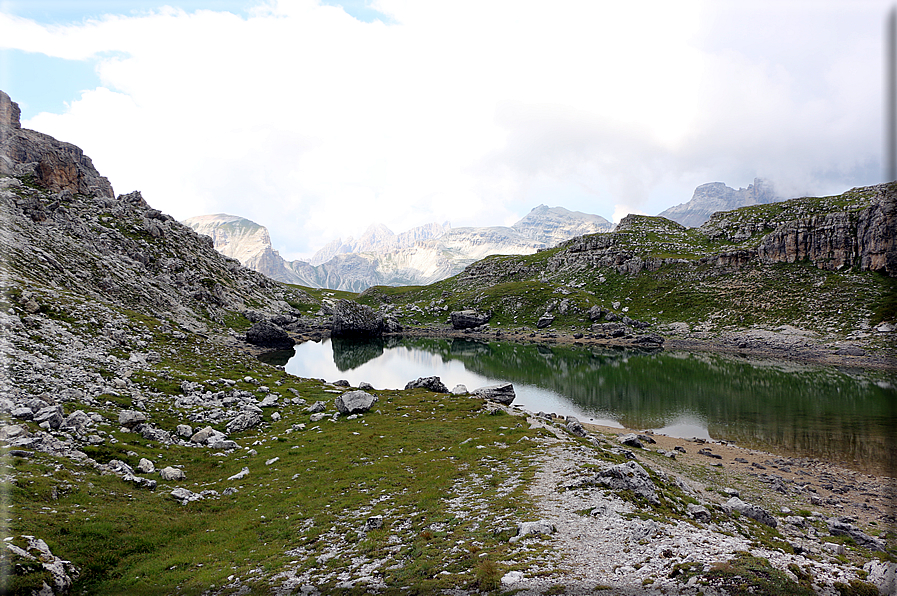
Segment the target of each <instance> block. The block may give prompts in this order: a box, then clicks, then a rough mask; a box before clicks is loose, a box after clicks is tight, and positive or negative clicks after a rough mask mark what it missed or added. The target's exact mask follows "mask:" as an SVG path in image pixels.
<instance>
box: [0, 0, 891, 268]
mask: <svg viewBox="0 0 897 596" xmlns="http://www.w3.org/2000/svg"><path fill="white" fill-rule="evenodd" d="M893 6H894V2H893V1H885V0H843V1H829V2H826V1H824V0H816V1H807V2H803V1H789V0H777V1H769V2H766V1H763V0H751V1H750V2H743V1H738V2H736V1H711V2H699V1H694V2H692V1H677V2H669V1H666V0H664V1H659V2H651V1H630V2H619V1H616V0H614V1H603V0H582V1H580V0H569V1H566V0H550V1H549V0H544V1H538V2H536V1H528V0H494V1H493V0H470V1H468V0H453V1H452V2H445V1H442V2H436V1H432V2H431V1H427V0H345V1H339V0H207V1H201V0H170V1H169V2H167V3H165V2H153V1H150V0H134V1H129V0H80V1H78V2H73V1H71V0H0V89H2V90H3V91H6V92H7V93H8V94H9V95H10V96H11V98H12V99H13V101H16V102H18V103H19V106H20V108H21V110H22V125H23V126H24V127H26V128H31V129H34V130H38V131H40V132H43V133H46V134H49V135H52V136H54V137H56V138H58V139H60V140H63V141H67V142H70V143H74V144H76V145H78V146H79V147H81V148H82V149H84V151H85V153H86V154H87V155H89V156H90V157H91V158H92V159H93V162H94V165H95V166H96V167H97V169H98V170H99V171H100V173H101V174H103V175H105V176H106V177H108V178H109V180H110V182H111V183H112V185H113V187H114V188H115V191H116V193H126V192H131V191H133V190H139V191H141V192H142V193H143V196H144V198H145V199H146V200H147V202H149V203H150V205H152V206H153V207H155V208H157V209H161V210H162V211H164V212H166V213H169V214H171V215H173V216H174V217H176V218H177V219H185V218H187V217H191V216H195V215H203V214H210V213H229V214H233V215H240V216H243V217H246V218H248V219H251V220H253V221H255V222H257V223H259V224H262V225H264V226H267V227H268V229H269V231H270V233H271V236H272V241H273V243H274V247H275V248H276V249H278V250H279V251H280V253H281V255H282V256H284V257H285V258H288V259H295V258H302V257H307V256H310V255H311V254H312V253H314V252H315V251H316V250H317V249H319V248H321V247H322V246H323V245H324V244H326V243H327V242H329V241H330V240H332V239H334V238H337V237H342V238H343V239H345V238H347V237H348V236H355V237H357V236H359V235H360V234H361V233H362V232H363V231H364V230H365V229H366V228H367V226H368V225H369V224H372V223H383V224H385V225H387V226H388V227H389V228H390V229H392V230H393V231H394V232H396V233H399V232H402V231H405V230H407V229H409V228H411V227H414V226H418V225H423V224H426V223H429V222H440V223H441V222H445V221H448V222H451V224H452V226H453V227H459V226H467V225H510V224H512V223H513V222H515V221H517V220H518V219H520V218H521V217H523V216H524V215H526V214H527V213H528V212H529V211H530V210H531V209H532V208H534V207H536V206H538V205H540V204H546V205H549V206H552V207H554V206H561V207H566V208H567V209H570V210H576V211H582V212H585V213H594V214H598V215H601V216H603V217H606V218H607V219H609V220H613V221H619V219H620V218H622V217H623V216H625V215H626V214H627V213H646V214H649V215H654V214H657V213H659V212H661V211H663V210H664V209H666V208H668V207H670V206H673V205H676V204H679V203H684V202H686V201H688V200H689V199H690V198H691V196H692V193H693V192H694V189H695V188H696V187H697V186H698V185H700V184H704V183H707V182H724V183H726V184H727V185H728V186H731V187H733V188H740V187H746V186H747V185H748V184H751V183H752V182H753V180H754V178H756V177H762V178H766V179H768V180H771V181H772V182H773V184H774V185H775V187H776V189H777V190H778V192H779V194H780V195H782V196H786V197H791V196H804V195H824V194H834V193H840V192H843V191H845V190H847V189H849V188H852V187H855V186H863V185H869V184H877V183H880V182H882V181H883V177H884V174H883V159H882V154H883V151H884V135H883V121H884V106H883V93H884V91H883V89H884V85H883V75H884V68H885V67H884V47H885V44H884V31H885V19H886V16H887V13H888V11H889V10H891V9H892V7H893Z"/></svg>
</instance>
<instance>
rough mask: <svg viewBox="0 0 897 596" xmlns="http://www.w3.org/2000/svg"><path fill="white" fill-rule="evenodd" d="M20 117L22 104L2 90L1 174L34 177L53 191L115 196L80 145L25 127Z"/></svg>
mask: <svg viewBox="0 0 897 596" xmlns="http://www.w3.org/2000/svg"><path fill="white" fill-rule="evenodd" d="M19 117H20V110H19V106H18V105H17V104H16V103H15V102H13V101H12V100H11V99H10V98H9V95H7V94H6V93H4V92H3V91H0V176H33V178H34V181H35V182H36V183H37V184H39V185H40V186H43V187H44V188H46V189H48V190H50V191H52V192H60V191H69V192H72V193H80V194H85V195H91V196H97V197H109V198H111V197H114V196H115V193H114V192H113V191H112V185H111V184H109V180H107V179H106V178H105V177H104V176H100V174H99V172H97V170H96V169H95V168H94V167H93V162H92V161H91V160H90V158H89V157H87V156H86V155H84V152H83V151H82V150H81V149H80V148H79V147H76V146H75V145H72V144H70V143H63V142H62V141H57V140H56V139H54V138H53V137H51V136H49V135H45V134H43V133H39V132H36V131H33V130H28V129H27V128H22V125H21V122H20V120H19Z"/></svg>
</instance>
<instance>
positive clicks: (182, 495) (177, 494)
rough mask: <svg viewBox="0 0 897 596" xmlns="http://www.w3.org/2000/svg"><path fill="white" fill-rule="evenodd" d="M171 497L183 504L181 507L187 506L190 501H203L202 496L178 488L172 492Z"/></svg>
mask: <svg viewBox="0 0 897 596" xmlns="http://www.w3.org/2000/svg"><path fill="white" fill-rule="evenodd" d="M171 496H172V497H173V498H174V499H175V500H177V501H180V502H181V505H186V504H187V503H189V502H190V501H199V500H201V499H202V495H198V494H196V493H195V492H193V491H189V490H187V489H186V488H176V489H174V490H173V491H171Z"/></svg>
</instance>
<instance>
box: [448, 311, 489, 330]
mask: <svg viewBox="0 0 897 596" xmlns="http://www.w3.org/2000/svg"><path fill="white" fill-rule="evenodd" d="M450 317H451V321H452V328H453V329H472V328H474V327H479V326H480V325H485V324H486V323H488V322H489V318H490V317H489V315H487V314H483V313H481V312H478V311H476V310H456V311H454V312H452V314H451V315H450Z"/></svg>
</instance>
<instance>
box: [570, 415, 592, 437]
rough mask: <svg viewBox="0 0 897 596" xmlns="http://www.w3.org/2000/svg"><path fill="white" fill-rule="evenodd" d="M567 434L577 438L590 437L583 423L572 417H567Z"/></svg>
mask: <svg viewBox="0 0 897 596" xmlns="http://www.w3.org/2000/svg"><path fill="white" fill-rule="evenodd" d="M567 432H568V433H570V434H571V435H576V436H577V437H587V436H588V435H589V433H588V432H586V429H584V428H583V427H582V423H580V421H579V420H577V419H576V418H573V417H572V416H568V417H567Z"/></svg>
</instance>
